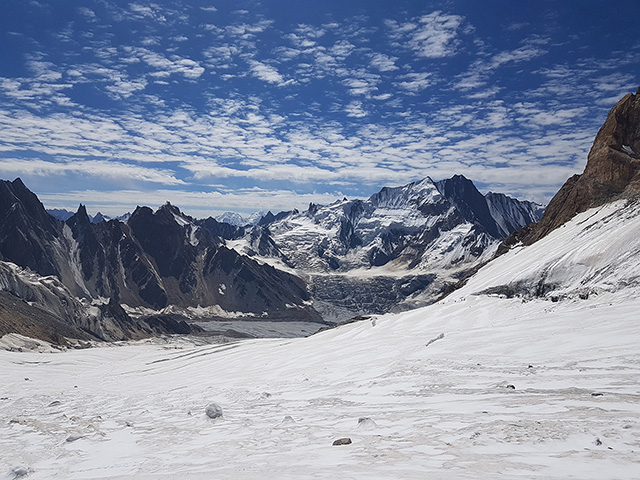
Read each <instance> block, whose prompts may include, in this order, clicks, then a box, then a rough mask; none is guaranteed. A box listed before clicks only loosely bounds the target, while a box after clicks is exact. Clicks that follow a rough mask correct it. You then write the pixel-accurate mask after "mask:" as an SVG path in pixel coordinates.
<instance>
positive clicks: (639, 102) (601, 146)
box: [508, 87, 640, 245]
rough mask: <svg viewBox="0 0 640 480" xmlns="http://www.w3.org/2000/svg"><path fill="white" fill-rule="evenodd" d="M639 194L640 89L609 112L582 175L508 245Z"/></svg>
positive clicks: (538, 236)
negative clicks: (590, 209) (586, 211)
mask: <svg viewBox="0 0 640 480" xmlns="http://www.w3.org/2000/svg"><path fill="white" fill-rule="evenodd" d="M639 194H640V87H638V91H637V92H636V94H635V95H634V94H631V93H630V94H628V95H625V96H624V97H623V98H622V99H621V100H620V101H619V102H618V103H617V104H616V105H615V106H614V107H613V108H612V109H611V111H610V112H609V115H608V116H607V119H606V121H605V122H604V125H602V127H601V128H600V131H599V132H598V134H597V135H596V138H595V140H594V142H593V146H592V147H591V150H590V152H589V156H588V157H587V166H586V167H585V169H584V172H583V173H582V174H581V175H574V176H573V177H571V178H569V179H568V180H567V181H566V183H565V184H564V185H563V186H562V188H561V189H560V190H559V191H558V193H557V194H556V195H555V196H554V197H553V198H552V199H551V202H549V205H548V206H547V208H546V210H545V212H544V215H543V217H542V219H541V220H540V222H538V223H537V224H535V225H533V226H532V227H531V228H529V229H527V230H526V231H520V232H517V233H516V235H515V237H514V238H510V239H508V243H509V242H510V243H516V242H517V241H521V242H523V243H524V244H525V245H529V244H531V243H533V242H535V241H537V240H539V239H541V238H542V237H544V236H545V235H547V234H548V233H549V232H551V231H552V230H555V229H556V228H558V227H559V226H561V225H563V224H564V223H566V222H567V221H569V220H570V219H571V218H573V217H574V216H575V215H576V214H578V213H580V212H584V211H585V210H587V209H589V208H592V207H598V206H600V205H603V204H605V203H608V202H611V201H613V200H616V199H618V198H633V197H636V196H638V195H639Z"/></svg>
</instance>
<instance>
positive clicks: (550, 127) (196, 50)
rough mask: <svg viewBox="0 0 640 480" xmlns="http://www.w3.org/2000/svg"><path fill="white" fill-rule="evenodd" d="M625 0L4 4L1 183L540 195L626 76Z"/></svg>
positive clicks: (135, 198) (102, 189)
mask: <svg viewBox="0 0 640 480" xmlns="http://www.w3.org/2000/svg"><path fill="white" fill-rule="evenodd" d="M638 18H640V2H638V1H637V0H628V1H626V0H608V1H607V0H603V1H589V0H581V1H568V0H567V1H542V0H540V1H530V2H524V1H522V2H521V1H512V0H504V1H493V0H486V1H475V0H467V1H427V0H424V1H406V0H404V1H403V0H394V1H393V2H392V1H389V0H384V1H380V0H366V1H364V0H363V1H360V0H340V1H336V0H323V1H318V0H315V1H306V0H298V1H294V0H251V1H242V0H238V1H213V0H212V1H205V0H189V1H181V0H172V1H155V2H147V1H142V0H140V1H116V0H84V1H74V0H68V1H64V2H63V1H47V0H37V1H36V0H5V1H4V2H3V13H2V16H0V178H3V179H9V180H12V179H13V178H15V177H18V176H19V177H21V178H22V179H23V180H24V181H25V183H26V184H27V186H29V187H30V188H31V189H32V190H33V191H34V192H36V193H37V194H38V196H39V197H40V198H41V200H42V201H43V202H44V203H45V205H46V206H47V207H48V208H56V207H57V208H60V207H66V208H69V209H75V208H76V207H77V205H78V204H79V203H84V204H86V205H87V207H88V209H89V212H90V213H95V212H97V211H102V212H103V213H106V214H111V215H116V214H121V213H124V212H126V211H131V210H132V209H133V208H135V206H136V205H149V206H152V207H155V206H158V205H161V204H162V203H164V202H165V201H170V202H171V203H173V204H175V205H178V206H180V207H181V208H182V209H183V210H184V211H186V212H187V213H189V214H191V215H194V216H196V217H206V216H208V215H211V214H216V213H220V212H223V211H228V210H230V211H238V212H245V213H246V212H252V211H256V210H267V209H271V210H273V211H278V210H285V209H291V208H294V207H296V208H305V206H306V205H307V204H308V203H309V202H311V201H313V202H317V203H330V202H332V201H333V200H335V199H336V198H342V197H343V196H347V197H349V198H352V197H368V196H369V195H370V194H372V193H374V192H375V191H377V190H378V189H379V188H380V187H382V186H385V185H388V186H394V185H402V184H405V183H408V182H410V181H414V180H419V179H421V178H424V177H425V176H430V177H432V178H433V179H435V180H439V179H442V178H447V177H450V176H451V175H454V174H463V175H465V176H467V177H468V178H470V179H472V180H473V181H474V182H475V183H476V185H478V187H479V188H480V189H481V190H482V191H484V192H486V191H489V190H492V191H498V192H503V193H507V194H510V195H513V196H516V197H518V198H521V199H529V200H535V201H539V202H547V201H548V200H549V198H550V197H551V196H553V194H554V193H555V192H556V191H557V189H558V188H559V187H560V185H561V184H562V183H563V182H564V181H565V180H566V179H567V178H568V177H569V176H570V175H572V174H574V173H579V172H581V171H582V169H583V168H584V164H585V162H586V156H587V153H588V150H589V148H590V146H591V142H592V141H593V137H594V136H595V134H596V132H597V130H598V128H599V127H600V125H601V124H602V122H603V121H604V119H605V117H606V114H607V112H608V110H609V109H610V108H611V106H612V105H613V104H614V103H615V102H616V101H617V99H619V98H620V97H622V96H623V95H624V94H626V93H629V92H635V90H636V88H637V86H638V84H640V69H639V67H640V28H638V24H637V19H638Z"/></svg>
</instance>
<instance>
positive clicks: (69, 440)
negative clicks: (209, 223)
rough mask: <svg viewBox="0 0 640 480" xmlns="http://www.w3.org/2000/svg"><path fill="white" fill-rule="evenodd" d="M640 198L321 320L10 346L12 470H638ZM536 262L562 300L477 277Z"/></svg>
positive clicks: (7, 431)
mask: <svg viewBox="0 0 640 480" xmlns="http://www.w3.org/2000/svg"><path fill="white" fill-rule="evenodd" d="M637 212H638V209H637V208H636V207H633V209H632V208H631V207H629V208H622V207H621V206H618V208H617V209H615V208H612V207H611V208H610V207H606V208H603V209H599V210H597V211H595V210H594V211H590V212H585V213H584V214H582V215H580V216H578V217H577V218H576V219H575V220H574V221H572V222H570V223H569V224H567V225H566V226H565V227H563V228H561V229H558V230H557V231H556V232H554V233H552V234H551V235H549V236H548V237H546V238H545V239H543V240H542V241H540V242H538V243H536V244H534V245H533V246H531V247H527V248H519V249H515V250H514V251H512V252H510V253H508V254H506V255H504V256H503V257H500V258H498V259H497V260H495V261H493V262H491V263H490V264H488V265H487V266H485V267H484V268H483V269H481V271H480V272H479V273H478V274H477V275H476V276H475V277H474V278H472V279H471V280H470V281H469V283H468V284H467V285H466V286H465V287H463V288H462V289H460V290H458V291H456V292H454V293H453V294H452V295H450V296H449V297H447V298H446V299H444V300H443V301H441V302H439V303H437V304H434V305H431V306H429V307H425V308H422V309H419V310H414V311H411V312H407V313H404V314H400V315H387V316H383V317H377V318H374V319H371V320H365V321H362V322H358V323H354V324H348V325H345V326H342V327H340V328H336V329H333V330H328V331H324V332H321V333H319V334H316V335H314V336H312V337H308V338H297V339H261V340H249V341H242V342H239V343H231V344H224V345H195V344H189V343H188V342H186V341H185V339H184V338H182V339H176V340H175V341H171V342H168V343H167V342H164V343H163V342H162V341H160V340H154V341H146V342H137V343H131V344H126V345H117V346H104V347H100V348H92V349H87V350H73V351H67V352H64V353H36V352H26V353H14V352H7V351H0V367H1V368H0V372H1V376H0V479H12V478H17V477H18V474H21V473H26V474H28V478H30V479H31V478H33V479H56V478H64V479H87V478H109V479H116V478H131V477H134V476H135V477H136V478H143V479H170V478H196V479H199V478H203V479H204V478H218V479H236V478H237V479H246V478H248V479H252V478H255V479H258V478H261V479H262V478H279V479H280V478H284V479H299V478H334V477H337V478H347V479H350V478H358V479H360V478H362V479H364V478H367V479H370V478H376V479H377V478H389V479H396V478H402V479H423V478H435V479H450V478H455V479H495V478H496V477H498V476H501V477H504V478H510V479H511V478H522V479H602V478H607V479H636V478H638V477H639V476H640V474H639V472H640V460H639V459H640V455H639V452H640V350H639V349H638V345H640V321H638V319H639V317H638V311H640V295H639V282H637V280H636V279H637V272H638V271H640V270H639V269H638V263H639V262H638V258H639V256H638V255H635V252H636V249H637V247H638V241H636V240H635V238H636V237H635V236H634V235H633V234H632V233H630V230H629V229H631V232H634V231H635V232H637V231H638V228H640V225H639V224H638V215H637ZM545 242H546V243H545ZM616 262H618V263H616ZM584 269H586V270H584ZM540 272H545V273H544V274H545V275H551V274H550V273H549V272H552V274H553V279H554V281H553V284H554V285H555V286H554V288H555V290H554V291H555V292H560V293H563V294H564V295H565V297H564V299H563V300H561V301H558V302H552V301H551V300H549V299H543V298H530V297H527V298H519V297H516V298H503V297H501V296H499V295H481V294H478V292H481V291H483V290H486V289H487V288H489V287H495V286H500V285H508V284H512V283H514V282H516V283H518V282H521V283H524V284H527V285H535V284H536V282H538V281H539V280H540V279H541V278H542V277H541V276H540V275H541V273H540ZM563 272H564V274H563ZM545 278H548V277H545ZM584 288H588V289H590V291H592V294H590V295H589V297H588V298H586V299H580V298H579V296H577V295H573V293H572V292H577V291H582V289H584ZM551 293H553V292H551ZM596 293H597V294H596ZM212 402H215V403H217V404H218V405H220V406H221V408H222V411H223V418H219V419H210V418H208V417H207V415H206V414H205V408H206V406H207V405H209V404H210V403H212ZM365 417H368V418H370V419H371V421H365V422H359V419H360V418H365ZM343 437H347V438H350V439H351V440H352V443H351V444H350V445H341V446H333V445H332V443H333V441H334V440H336V439H338V438H343Z"/></svg>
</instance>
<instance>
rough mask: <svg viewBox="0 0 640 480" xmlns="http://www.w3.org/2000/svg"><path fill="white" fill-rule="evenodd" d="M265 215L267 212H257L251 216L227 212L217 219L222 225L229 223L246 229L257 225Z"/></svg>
mask: <svg viewBox="0 0 640 480" xmlns="http://www.w3.org/2000/svg"><path fill="white" fill-rule="evenodd" d="M264 215H265V212H262V211H260V212H255V213H252V214H251V215H240V214H239V213H236V212H225V213H223V214H220V215H218V216H216V217H215V219H216V220H217V221H218V222H220V223H228V224H229V225H234V226H236V227H244V226H246V225H255V224H257V223H258V222H259V221H260V219H261V218H262V217H263V216H264Z"/></svg>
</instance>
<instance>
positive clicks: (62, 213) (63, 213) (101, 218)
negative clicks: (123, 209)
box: [46, 208, 131, 223]
mask: <svg viewBox="0 0 640 480" xmlns="http://www.w3.org/2000/svg"><path fill="white" fill-rule="evenodd" d="M46 210H47V213H48V214H49V215H51V216H52V217H54V218H57V219H58V220H62V221H63V222H66V221H67V220H69V219H70V218H71V217H73V214H74V212H72V211H69V210H66V209H64V208H47V209H46ZM130 216H131V214H130V213H125V214H124V215H120V216H119V217H110V216H108V215H103V214H102V213H101V212H98V213H96V214H95V216H91V215H88V217H89V220H90V221H91V223H100V222H108V221H109V220H120V221H121V222H127V221H128V220H129V217H130Z"/></svg>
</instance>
